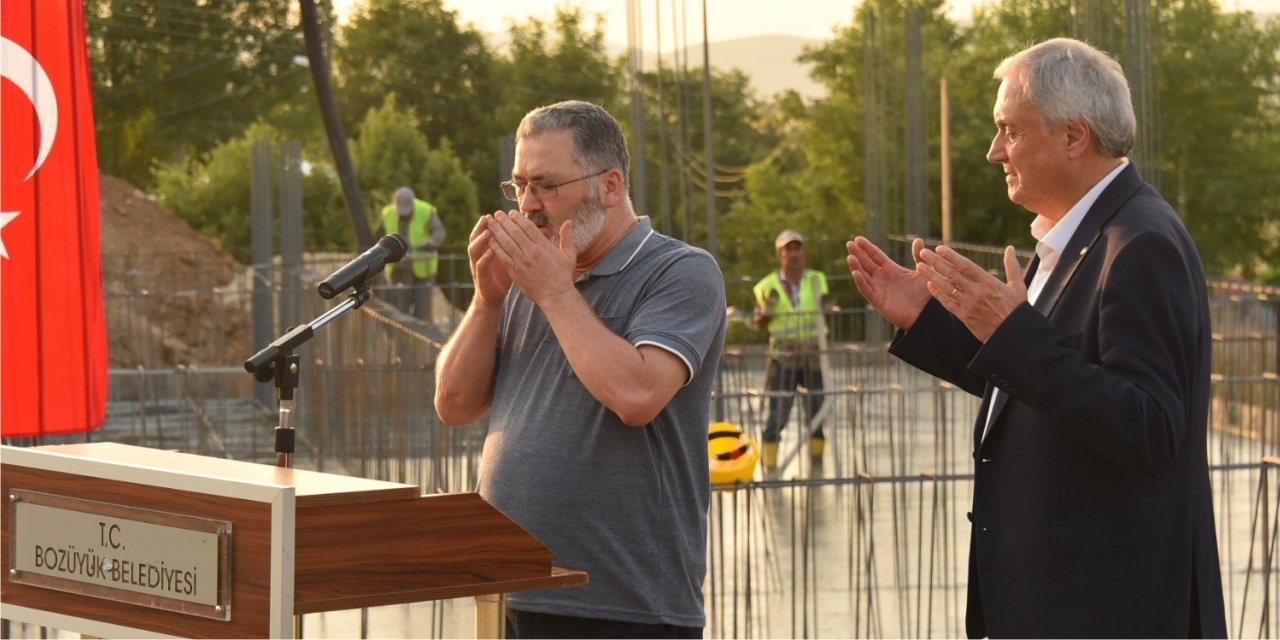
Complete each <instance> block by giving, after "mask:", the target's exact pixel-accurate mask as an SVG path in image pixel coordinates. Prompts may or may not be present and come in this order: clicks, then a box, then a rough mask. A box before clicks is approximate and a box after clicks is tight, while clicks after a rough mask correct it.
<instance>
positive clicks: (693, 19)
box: [335, 0, 1280, 49]
mask: <svg viewBox="0 0 1280 640" xmlns="http://www.w3.org/2000/svg"><path fill="white" fill-rule="evenodd" d="M361 1H362V0H335V5H336V6H337V8H338V11H339V14H342V13H343V12H344V10H345V8H346V7H349V6H351V5H352V4H354V3H358V2H361ZM990 1H991V0H950V2H949V3H948V5H949V7H950V9H951V11H950V13H951V16H952V17H953V18H956V19H968V18H969V16H970V14H971V13H972V11H973V6H974V5H975V4H988V3H989V2H990ZM565 3H567V4H569V5H571V6H580V7H583V8H585V9H586V13H587V15H588V16H594V15H595V14H597V13H599V14H604V15H605V19H606V22H605V39H606V40H608V41H609V42H611V43H614V44H617V45H625V44H626V41H627V24H626V7H627V2H626V0H444V6H445V7H446V8H448V9H450V10H453V11H456V12H458V15H459V16H460V17H461V21H462V22H464V23H465V22H471V23H473V24H474V25H475V26H476V27H478V28H479V29H480V30H481V31H484V32H490V33H505V32H506V30H507V20H508V19H516V20H519V21H523V20H525V19H526V18H528V17H529V16H538V17H541V18H548V19H549V18H551V17H553V16H554V15H555V10H556V7H557V6H558V5H561V4H565ZM639 4H640V5H642V6H643V7H644V14H643V16H642V18H641V19H642V22H643V24H642V30H643V31H644V33H645V43H644V44H645V47H646V48H649V49H656V48H657V41H656V37H657V30H655V29H654V28H653V25H654V24H655V23H656V22H658V20H657V19H655V17H654V7H655V6H660V7H661V9H662V11H663V14H662V16H660V22H661V23H662V26H663V29H662V31H663V34H662V37H663V38H664V39H665V40H664V42H663V49H667V48H670V45H671V42H670V38H671V35H670V34H671V33H672V28H671V15H670V11H671V7H672V6H673V5H677V6H678V5H683V6H684V8H685V11H686V13H687V17H686V19H687V21H688V23H687V25H686V27H685V28H687V29H688V30H689V33H688V40H689V42H691V43H693V42H698V41H700V40H701V35H702V0H678V1H677V0H673V1H672V2H666V1H662V2H653V1H652V0H639ZM858 4H860V2H857V1H856V0H707V22H708V27H707V32H708V37H709V39H710V40H711V41H713V42H715V41H720V40H730V39H733V38H742V37H749V36H757V35H773V34H783V35H794V36H801V37H805V38H813V39H817V40H826V39H828V38H830V37H831V29H832V27H833V26H835V25H847V24H849V23H850V22H851V21H852V20H853V10H854V7H856V6H857V5H858ZM1219 4H1220V5H1221V6H1222V7H1223V8H1225V9H1228V10H1232V9H1237V10H1251V11H1255V12H1263V13H1269V12H1277V11H1280V0H1219ZM587 24H588V25H590V24H594V23H592V22H588V23H587Z"/></svg>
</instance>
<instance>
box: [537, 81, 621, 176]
mask: <svg viewBox="0 0 1280 640" xmlns="http://www.w3.org/2000/svg"><path fill="white" fill-rule="evenodd" d="M557 131H568V132H570V133H571V134H573V151H572V153H571V154H570V155H571V157H572V158H573V161H574V162H576V163H578V166H580V167H582V168H583V169H585V170H587V171H602V170H605V169H620V170H621V171H622V186H623V191H624V192H625V191H626V190H627V182H628V173H629V171H630V162H631V157H630V155H629V154H628V153H627V139H626V138H625V137H623V135H622V127H621V126H620V125H619V124H618V121H617V120H616V119H614V117H613V116H612V115H609V112H608V111H605V110H604V109H603V108H601V107H599V106H597V105H594V104H591V103H590V102H583V101H581V100H566V101H564V102H557V103H555V104H551V105H547V106H543V107H538V108H537V109H534V110H533V111H530V112H529V113H527V114H525V116H524V119H523V120H521V121H520V126H519V127H518V128H517V129H516V140H517V141H520V140H524V139H526V138H532V137H535V136H539V135H542V134H544V133H553V132H557Z"/></svg>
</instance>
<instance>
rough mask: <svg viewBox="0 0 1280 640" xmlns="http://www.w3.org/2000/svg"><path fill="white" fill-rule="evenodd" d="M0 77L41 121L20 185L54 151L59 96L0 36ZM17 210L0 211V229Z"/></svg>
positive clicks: (30, 60) (0, 240)
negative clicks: (33, 157) (35, 148)
mask: <svg viewBox="0 0 1280 640" xmlns="http://www.w3.org/2000/svg"><path fill="white" fill-rule="evenodd" d="M0 78H7V79H8V80H9V81H10V82H12V83H13V84H14V85H15V86H17V87H18V89H20V90H21V91H22V93H23V95H25V96H27V100H30V101H31V106H33V107H35V109H36V119H37V120H39V121H40V150H39V152H38V153H37V154H36V161H35V164H34V165H32V167H31V171H28V172H27V177H25V178H23V179H22V180H23V182H26V181H27V180H30V179H31V176H34V175H35V174H36V171H38V170H39V169H40V165H42V164H44V161H45V158H48V157H49V150H50V149H52V148H53V140H54V138H56V137H57V135H58V95H57V94H56V93H54V92H53V83H52V82H50V81H49V74H47V73H45V71H44V67H41V66H40V63H39V62H37V61H36V59H35V58H34V57H32V55H31V53H30V52H28V51H27V50H26V49H24V48H22V45H19V44H18V43H16V42H14V41H12V40H10V39H8V38H5V37H3V36H0ZM19 213H21V212H20V211H3V212H0V229H4V226H5V225H7V224H9V223H10V222H12V221H13V219H14V218H16V217H18V214H19ZM0 258H5V259H8V258H9V250H8V249H6V248H5V246H4V237H3V236H0Z"/></svg>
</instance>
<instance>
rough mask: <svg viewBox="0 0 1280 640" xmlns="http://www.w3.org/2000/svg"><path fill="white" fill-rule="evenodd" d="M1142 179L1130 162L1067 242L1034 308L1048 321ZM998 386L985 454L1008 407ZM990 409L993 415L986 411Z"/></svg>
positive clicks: (990, 402)
mask: <svg viewBox="0 0 1280 640" xmlns="http://www.w3.org/2000/svg"><path fill="white" fill-rule="evenodd" d="M1142 185H1143V182H1142V178H1140V177H1139V176H1138V170H1137V169H1135V168H1134V167H1133V163H1132V162H1130V163H1129V166H1127V167H1125V168H1124V169H1123V170H1122V171H1121V172H1120V174H1119V175H1117V176H1116V177H1115V180H1112V181H1111V184H1109V185H1107V188H1106V189H1103V190H1102V193H1101V194H1099V195H1098V199H1097V201H1095V202H1094V203H1093V206H1092V207H1090V208H1089V211H1088V212H1087V213H1085V216H1084V219H1083V220H1081V221H1080V226H1079V227H1077V228H1076V231H1075V233H1074V234H1072V236H1071V239H1070V240H1068V241H1067V246H1066V248H1065V249H1064V250H1063V251H1062V255H1060V256H1059V257H1058V264H1057V265H1056V266H1054V268H1053V273H1051V274H1049V279H1048V280H1046V281H1045V283H1044V288H1043V289H1041V290H1040V295H1039V296H1038V297H1037V298H1036V302H1035V304H1034V305H1033V306H1034V307H1035V309H1036V311H1039V312H1040V313H1041V314H1043V315H1044V316H1045V317H1052V313H1053V310H1054V307H1056V306H1057V304H1058V299H1059V298H1061V297H1062V292H1063V291H1065V290H1066V288H1067V285H1068V284H1070V283H1071V278H1072V276H1074V275H1075V272H1076V269H1077V268H1079V266H1080V263H1081V262H1083V261H1084V257H1085V256H1086V255H1088V253H1089V251H1090V250H1091V249H1092V248H1093V246H1094V245H1095V244H1096V243H1097V242H1098V239H1099V238H1101V237H1102V229H1103V228H1104V227H1105V226H1106V224H1107V223H1108V222H1109V221H1110V220H1111V218H1113V217H1115V215H1116V213H1118V212H1119V211H1120V207H1121V206H1123V205H1124V203H1125V202H1128V201H1129V199H1130V198H1132V197H1133V195H1134V194H1135V193H1137V192H1138V190H1139V189H1140V188H1141V187H1142ZM1039 268H1040V257H1039V256H1036V257H1033V258H1032V259H1031V264H1029V265H1027V271H1026V273H1024V274H1023V280H1022V282H1023V284H1024V285H1026V286H1030V285H1031V280H1032V278H1034V277H1035V274H1036V270H1037V269H1039ZM994 391H995V386H994V385H992V384H991V383H987V388H986V391H985V393H983V402H982V406H981V408H980V409H979V412H978V413H979V415H978V424H977V425H975V427H974V434H973V441H974V451H981V449H982V444H983V441H984V438H983V437H982V432H983V430H984V429H986V425H987V415H988V413H990V415H991V429H992V431H994V430H995V428H996V424H995V421H996V419H997V418H999V417H1000V412H1001V411H1004V406H1005V404H1007V403H1008V400H1009V394H1006V393H1001V394H1000V395H998V396H994V398H993V395H994ZM987 407H990V408H991V410H990V412H988V411H985V410H984V409H986V408H987Z"/></svg>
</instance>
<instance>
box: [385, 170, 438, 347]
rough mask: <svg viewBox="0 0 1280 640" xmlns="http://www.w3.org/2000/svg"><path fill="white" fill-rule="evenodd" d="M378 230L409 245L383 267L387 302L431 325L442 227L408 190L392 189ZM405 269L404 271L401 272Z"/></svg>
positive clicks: (430, 208)
mask: <svg viewBox="0 0 1280 640" xmlns="http://www.w3.org/2000/svg"><path fill="white" fill-rule="evenodd" d="M382 228H383V231H384V232H385V233H387V234H388V235H390V234H392V233H400V234H402V235H404V237H405V239H406V240H408V241H409V255H408V256H406V257H405V259H404V260H403V261H401V262H400V263H399V264H392V265H387V277H388V278H390V280H391V283H392V285H394V287H395V288H394V289H393V290H392V295H391V296H390V297H391V302H392V303H393V304H395V305H396V306H397V307H399V308H400V310H401V311H404V312H405V313H407V314H410V315H412V316H413V317H415V318H418V319H419V320H426V321H428V322H430V321H431V296H432V291H431V288H432V284H433V283H434V281H435V277H436V271H437V270H439V268H440V255H439V254H438V253H436V251H437V250H438V249H439V248H440V245H441V244H442V243H444V236H445V229H444V223H443V222H441V221H440V215H439V214H438V213H436V208H435V206H433V205H432V204H431V203H430V202H427V201H425V200H419V199H418V198H416V197H414V195H413V190H412V189H410V188H409V187H400V188H399V189H396V193H395V200H394V202H392V203H391V204H389V205H387V206H385V207H383V208H382ZM404 267H407V268H404Z"/></svg>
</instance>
